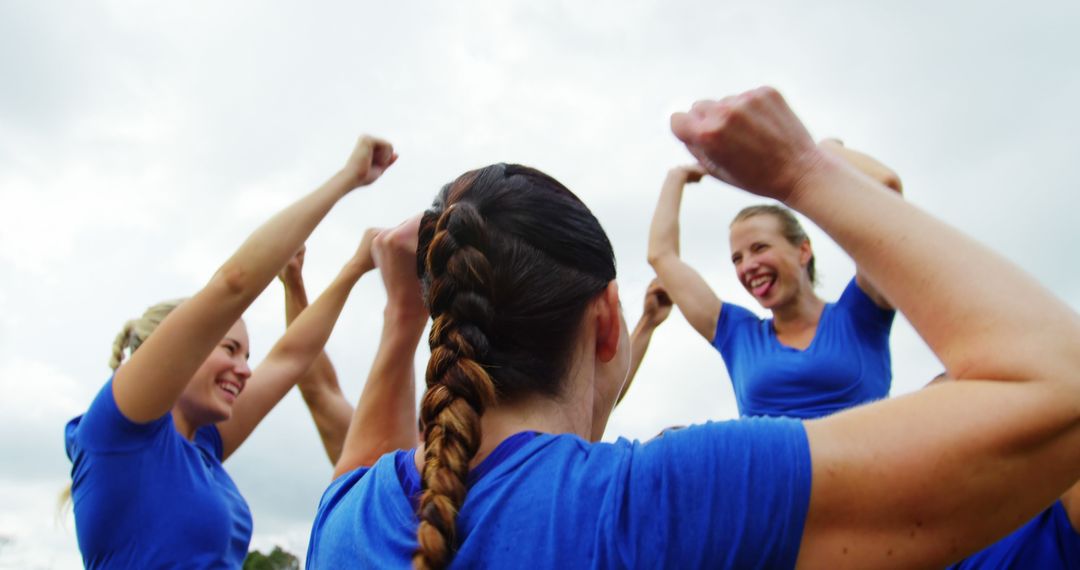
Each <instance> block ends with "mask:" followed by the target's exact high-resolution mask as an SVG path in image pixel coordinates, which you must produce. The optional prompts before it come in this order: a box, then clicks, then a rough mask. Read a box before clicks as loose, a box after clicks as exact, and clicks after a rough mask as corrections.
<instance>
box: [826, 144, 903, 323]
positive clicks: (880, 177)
mask: <svg viewBox="0 0 1080 570" xmlns="http://www.w3.org/2000/svg"><path fill="white" fill-rule="evenodd" d="M820 146H821V147H822V148H824V149H826V150H828V151H829V152H831V153H832V154H834V155H836V156H838V157H840V158H842V159H844V160H845V161H847V163H848V164H850V165H852V166H854V167H855V168H856V169H857V170H858V171H859V172H862V173H863V174H865V175H867V176H869V177H870V178H871V179H873V180H874V181H875V182H877V183H879V184H882V185H884V186H885V187H886V188H888V189H890V190H892V191H893V192H896V193H897V194H898V195H901V196H903V195H904V185H903V184H902V183H901V182H900V177H899V176H897V174H896V172H894V171H893V170H892V169H891V168H889V167H888V166H885V165H884V164H882V163H881V162H880V161H878V160H877V159H876V158H874V157H872V156H870V155H868V154H865V153H862V152H859V151H857V150H855V149H852V148H849V147H847V146H844V143H842V142H840V141H839V140H837V139H825V140H824V141H821V143H820ZM855 282H856V283H857V284H858V285H859V288H860V289H862V290H863V293H866V296H867V297H870V299H871V300H873V301H874V304H875V305H877V306H878V307H881V308H882V309H886V310H888V309H892V308H893V306H892V305H891V304H890V303H889V300H888V299H886V298H885V296H884V295H882V294H881V292H880V291H878V289H877V287H874V284H873V283H871V282H870V278H869V277H867V276H866V274H865V273H864V272H863V271H862V269H860V268H859V265H858V264H856V265H855Z"/></svg>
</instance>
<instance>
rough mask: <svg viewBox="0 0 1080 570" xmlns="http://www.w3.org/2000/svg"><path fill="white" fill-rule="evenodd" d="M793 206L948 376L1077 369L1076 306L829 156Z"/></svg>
mask: <svg viewBox="0 0 1080 570" xmlns="http://www.w3.org/2000/svg"><path fill="white" fill-rule="evenodd" d="M789 205H790V206H792V207H793V208H795V209H797V210H799V211H801V212H802V213H804V214H806V215H807V216H808V217H809V218H811V219H812V220H814V221H815V222H816V223H817V224H818V225H819V226H820V227H821V228H822V229H823V230H825V231H826V232H828V233H829V235H830V236H832V238H833V239H834V240H835V241H836V242H837V243H838V244H839V245H840V246H841V247H843V248H844V249H845V250H846V251H847V252H848V253H849V254H850V255H851V256H852V258H853V259H854V260H855V262H856V264H858V266H859V267H860V269H861V270H862V271H863V272H865V274H866V275H867V276H868V277H869V278H870V279H871V281H872V282H873V283H874V284H875V285H877V286H878V287H879V288H880V290H881V292H882V293H883V294H884V296H885V297H886V298H888V299H889V300H890V301H891V302H892V303H893V304H895V305H896V307H897V308H899V309H900V310H901V311H903V312H904V314H905V316H906V317H907V318H908V320H909V321H910V322H911V323H912V325H913V326H914V327H915V328H916V330H918V331H919V332H920V334H922V336H923V337H924V339H925V340H926V341H927V343H928V344H929V346H930V348H931V349H933V350H934V352H935V353H936V354H937V355H938V357H939V358H940V359H941V360H942V362H943V363H944V364H945V365H946V369H947V370H948V372H949V375H950V376H951V377H953V378H957V379H963V378H973V377H974V378H987V379H1025V378H1033V377H1036V376H1039V375H1047V374H1053V371H1052V370H1051V369H1049V368H1048V367H1049V366H1051V365H1053V366H1055V367H1056V368H1055V369H1056V371H1057V374H1056V375H1065V374H1067V372H1066V370H1067V367H1068V366H1069V365H1071V366H1074V367H1075V366H1076V364H1077V350H1078V349H1077V343H1076V340H1077V338H1078V334H1080V323H1078V319H1077V316H1076V314H1075V313H1074V312H1073V311H1072V310H1071V309H1070V308H1069V307H1067V306H1066V305H1065V304H1064V303H1062V302H1061V301H1059V300H1058V299H1056V298H1055V297H1054V296H1053V295H1052V294H1050V293H1049V292H1048V291H1046V290H1045V289H1043V287H1042V286H1040V285H1039V284H1038V283H1036V282H1035V281H1034V280H1032V279H1031V278H1030V277H1028V276H1027V275H1026V274H1024V273H1023V272H1022V271H1019V270H1018V269H1017V268H1016V267H1014V266H1013V265H1012V264H1011V263H1009V262H1008V261H1006V260H1005V259H1003V258H1001V257H1000V256H998V255H997V254H995V253H993V252H992V251H990V250H988V249H987V248H985V247H983V246H981V245H980V244H978V243H976V242H974V241H973V240H971V239H969V238H967V237H966V236H964V235H962V234H961V233H960V232H958V231H956V230H955V229H953V228H951V227H949V226H948V225H946V224H944V223H942V222H939V221H937V220H935V219H934V218H932V217H931V216H929V215H927V214H925V213H923V212H922V211H920V210H919V209H918V208H916V207H914V206H913V205H911V204H910V203H907V202H905V201H904V200H902V199H900V198H899V197H898V196H896V195H895V194H894V193H892V192H890V191H888V190H885V189H884V188H882V187H880V186H879V185H877V184H875V183H873V182H872V181H871V180H870V179H868V178H866V177H865V176H863V175H861V174H860V173H858V172H856V171H853V170H851V169H850V168H849V167H846V166H844V165H843V164H842V163H840V162H838V161H837V160H835V159H833V158H832V157H830V156H829V155H824V157H823V160H822V161H821V162H820V163H819V165H818V167H817V168H816V169H814V170H813V171H812V172H811V173H810V174H809V175H808V176H807V177H806V178H804V180H803V181H802V183H801V184H800V185H799V188H798V189H797V191H796V192H793V193H792V197H791V198H790V199H789ZM880 212H889V215H888V216H881V215H879V214H880ZM866 220H874V223H866ZM944 247H947V248H948V252H947V253H948V254H947V255H945V254H942V252H941V249H942V248H944ZM1051 356H1069V357H1070V358H1068V359H1066V360H1065V361H1062V360H1061V359H1060V358H1059V359H1055V358H1048V357H1051ZM1063 364H1064V365H1065V366H1064V367H1063V366H1062V365H1063ZM1074 371H1075V368H1073V372H1074Z"/></svg>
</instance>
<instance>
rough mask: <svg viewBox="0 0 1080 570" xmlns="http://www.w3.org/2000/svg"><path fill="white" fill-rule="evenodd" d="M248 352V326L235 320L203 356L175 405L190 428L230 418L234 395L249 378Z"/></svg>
mask: <svg viewBox="0 0 1080 570" xmlns="http://www.w3.org/2000/svg"><path fill="white" fill-rule="evenodd" d="M248 350H249V343H248V334H247V326H245V325H244V321H237V322H236V324H234V325H233V326H232V328H230V329H229V332H227V333H225V337H224V338H222V339H221V341H220V342H218V344H217V346H215V347H214V350H213V352H211V353H210V356H207V357H206V360H204V361H203V363H202V366H200V367H199V369H198V370H197V371H196V372H195V375H194V376H192V378H191V381H190V382H188V385H187V388H185V389H184V392H183V393H182V394H180V399H179V400H177V402H176V408H177V410H178V411H179V412H180V413H181V414H183V416H184V418H185V419H186V420H187V422H188V423H189V424H190V425H193V426H196V427H198V426H204V425H209V424H212V423H216V422H220V421H224V420H227V419H229V417H230V416H231V415H232V408H233V404H234V403H235V402H236V398H237V396H239V395H240V393H241V392H243V390H244V386H245V385H246V384H247V380H248V378H250V377H251V368H250V367H248Z"/></svg>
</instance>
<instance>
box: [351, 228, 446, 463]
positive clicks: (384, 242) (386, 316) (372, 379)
mask: <svg viewBox="0 0 1080 570" xmlns="http://www.w3.org/2000/svg"><path fill="white" fill-rule="evenodd" d="M419 224H420V217H419V216H417V217H415V218H412V219H410V220H408V221H406V222H405V223H403V224H401V225H400V226H398V227H396V228H394V229H391V230H386V231H382V232H379V234H378V236H377V237H375V240H374V246H373V251H374V255H375V262H376V264H378V267H379V273H380V274H381V275H382V278H383V285H384V286H385V287H386V309H385V310H384V311H383V329H382V338H381V339H380V340H379V349H378V351H377V352H376V354H375V360H374V362H372V364H371V372H370V373H369V374H368V378H367V382H366V383H365V384H364V390H363V392H362V393H361V394H360V401H359V402H357V404H356V411H355V412H354V413H353V418H352V422H351V423H350V424H349V432H348V435H346V437H345V447H344V449H342V452H341V458H340V459H338V462H337V465H336V466H335V467H334V478H337V477H338V476H340V475H342V474H343V473H347V472H349V471H352V470H353V469H356V468H357V467H361V466H370V465H374V464H375V461H376V460H378V458H379V457H380V456H382V455H383V454H385V453H388V452H391V451H394V450H396V449H409V448H411V447H415V446H416V444H417V442H418V441H419V438H420V435H419V431H418V429H417V425H416V374H415V370H414V368H415V366H414V364H413V362H414V360H415V358H416V347H417V345H418V344H419V343H420V337H421V335H422V334H423V332H424V325H426V324H427V319H428V311H427V308H425V307H424V302H423V299H422V298H421V296H420V280H419V278H418V277H417V275H416V241H417V230H418V228H419ZM370 231H371V230H369V232H370Z"/></svg>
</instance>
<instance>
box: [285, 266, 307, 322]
mask: <svg viewBox="0 0 1080 570" xmlns="http://www.w3.org/2000/svg"><path fill="white" fill-rule="evenodd" d="M284 284H285V327H286V328H287V327H288V326H289V325H291V324H292V322H293V321H295V320H296V317H298V316H299V315H300V313H301V312H303V310H304V309H306V308H307V306H308V297H307V288H306V287H305V286H304V280H303V279H300V278H299V277H286V278H285V279H284Z"/></svg>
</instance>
